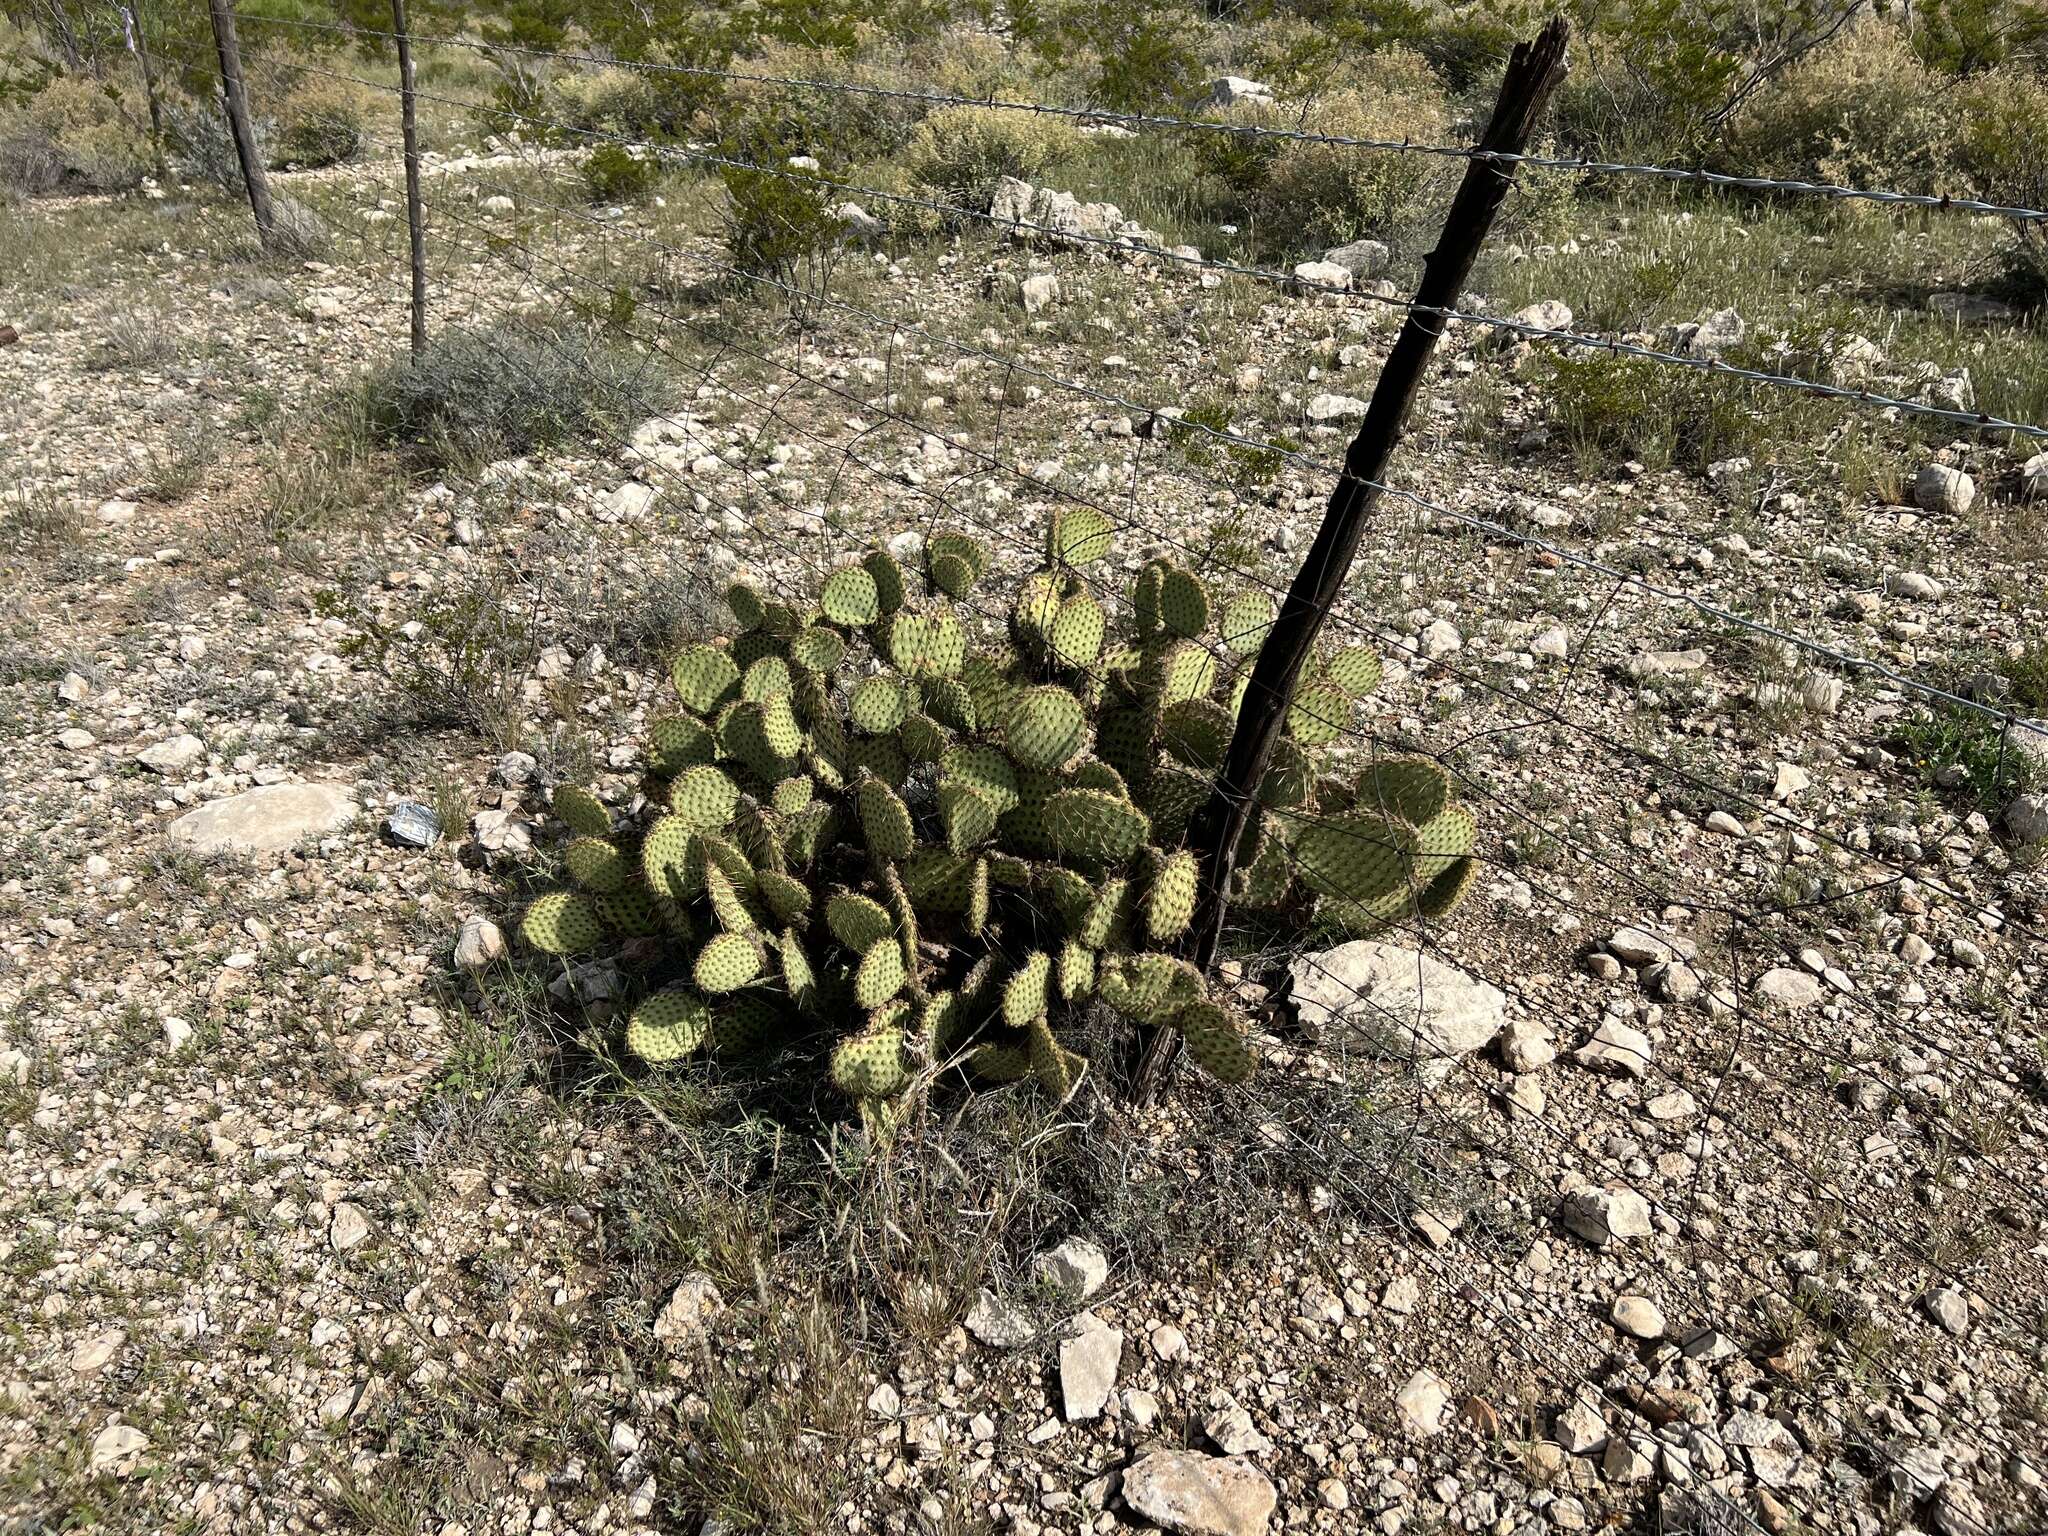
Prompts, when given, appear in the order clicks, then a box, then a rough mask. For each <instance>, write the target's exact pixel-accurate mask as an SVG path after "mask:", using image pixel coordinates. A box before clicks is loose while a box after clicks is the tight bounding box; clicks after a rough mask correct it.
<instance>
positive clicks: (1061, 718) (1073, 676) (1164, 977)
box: [520, 507, 1476, 1128]
mask: <svg viewBox="0 0 2048 1536" xmlns="http://www.w3.org/2000/svg"><path fill="white" fill-rule="evenodd" d="M1112 530H1113V525H1112V524H1111V523H1110V521H1109V520H1108V519H1107V518H1106V517H1104V516H1102V515H1101V514H1099V513H1096V512H1094V511H1092V510H1091V509H1087V508H1078V507H1067V508H1062V509H1059V510H1058V511H1056V512H1055V513H1054V515H1053V517H1052V518H1051V520H1050V522H1049V525H1048V528H1047V533H1046V553H1045V561H1044V564H1043V565H1042V566H1041V567H1040V568H1039V569H1038V570H1037V571H1036V572H1035V573H1033V574H1031V575H1029V576H1027V577H1025V578H1024V579H1023V580H1022V581H1021V583H1020V584H1019V586H1018V589H1017V592H1016V596H1015V602H1014V606H1012V608H1011V611H1010V621H1009V633H1008V637H1007V639H1006V640H1004V641H1001V642H998V643H995V644H990V645H979V644H976V643H974V642H973V641H972V640H971V639H970V630H969V624H968V621H969V620H971V619H972V618H973V610H972V609H971V608H969V607H967V606H966V605H967V604H968V603H969V601H970V599H971V598H972V596H973V594H974V591H975V589H976V588H977V586H978V585H979V584H980V583H981V582H982V581H983V580H984V578H985V577H986V576H987V573H988V569H989V564H990V553H989V550H988V548H987V546H986V545H985V544H984V543H982V541H980V540H979V539H976V538H973V537H970V536H967V535H964V534H960V533H957V532H944V533H939V534H935V535H934V536H933V537H932V538H931V539H930V540H929V542H928V543H927V544H926V545H925V547H924V550H923V555H922V560H921V565H922V570H921V571H918V572H916V573H914V574H913V573H911V572H906V571H905V570H904V568H903V567H902V566H901V565H899V564H898V563H897V561H896V560H895V559H894V558H893V557H891V556H890V555H888V554H887V553H885V552H883V551H880V550H877V551H875V552H873V553H872V554H870V555H869V556H868V557H867V558H866V559H865V560H863V561H861V562H859V563H857V564H848V565H844V566H841V567H840V568H839V569H837V570H835V571H833V572H832V573H831V574H830V575H829V576H827V577H826V578H825V580H824V582H823V584H822V586H821V587H820V589H819V590H818V592H817V594H816V599H815V604H812V603H805V604H803V605H801V606H796V607H792V606H789V605H787V604H784V603H782V602H779V601H776V600H775V599H773V598H772V597H770V596H768V595H766V594H764V593H762V592H760V591H759V590H757V589H756V588H754V587H752V586H748V585H737V586H735V587H733V588H732V589H731V590H730V592H729V593H728V602H729V604H730V606H731V609H732V612H733V616H734V618H735V619H736V620H737V621H738V625H739V633H738V634H737V635H736V636H735V637H733V638H732V639H731V640H730V641H729V642H726V643H723V644H705V643H699V644H695V645H691V646H689V647H687V648H685V649H684V650H683V651H682V653H681V654H680V655H678V656H677V657H676V659H675V662H674V666H673V668H672V676H673V681H674V684H675V689H676V695H677V700H676V703H677V707H676V708H674V709H673V710H671V711H670V712H669V713H667V714H665V715H663V716H661V717H660V718H658V719H656V720H655V721H654V722H653V724H652V725H651V726H650V729H649V738H648V745H647V767H648V770H649V772H650V774H651V775H652V777H653V781H654V782H653V784H652V785H651V786H650V791H649V793H648V794H647V795H646V796H645V797H644V802H641V803H645V804H646V805H647V806H648V811H649V814H647V815H645V816H634V817H632V818H629V819H628V820H627V821H625V822H624V823H623V824H617V825H615V823H614V818H613V814H612V812H611V810H610V808H609V807H608V806H607V805H606V804H605V802H604V801H603V800H602V799H601V798H599V796H597V795H596V794H594V793H592V792H591V791H590V790H588V789H585V788H579V787H573V786H564V787H563V788H561V789H558V790H557V791H556V792H555V798H554V810H555V813H556V815H557V816H558V817H560V819H561V820H562V821H563V822H564V823H565V825H566V826H567V827H568V829H569V830H570V831H571V832H572V833H574V834H575V836H574V837H573V838H572V840H571V841H569V842H568V843H567V844H566V846H565V847H564V848H563V849H562V866H563V868H564V870H565V871H566V873H567V875H568V880H569V887H568V888H567V889H562V890H557V891H552V892H550V893H548V894H546V895H544V896H542V897H541V898H540V899H539V900H537V901H536V902H534V903H533V905H532V906H531V907H529V908H528V910H527V912H526V915H525V918H524V920H523V921H522V923H521V925H520V933H521V936H522V937H523V939H524V940H525V942H526V943H527V944H528V945H529V946H531V947H532V948H533V949H536V950H539V951H541V952H542V953H545V954H548V955H552V956H563V957H570V956H582V955H588V954H593V953H598V952H613V953H617V954H618V955H620V957H621V958H622V959H623V960H625V961H626V962H627V963H629V964H637V965H638V966H639V967H641V968H643V969H644V970H645V972H646V974H647V982H648V986H647V989H646V991H645V994H644V996H643V997H642V999H641V1001H640V1002H639V1004H638V1006H637V1007H635V1008H634V1010H633V1011H632V1014H631V1018H630V1022H629V1023H628V1025H627V1028H626V1045H627V1047H628V1049H630V1050H631V1051H632V1052H633V1053H634V1054H635V1055H637V1056H639V1057H641V1058H642V1059H643V1060H645V1061H647V1062H650V1063H655V1064H662V1063H669V1062H674V1061H678V1060H680V1059H682V1058H684V1057H687V1056H690V1055H693V1054H695V1053H697V1052H698V1051H700V1050H706V1049H708V1050H710V1051H711V1052H714V1053H716V1054H719V1055H723V1056H747V1055H761V1054H766V1053H769V1052H780V1051H783V1050H785V1049H789V1048H792V1047H795V1048H799V1049H800V1048H801V1047H803V1046H804V1045H805V1044H807V1043H814V1044H815V1046H816V1050H815V1051H814V1053H813V1059H814V1060H815V1059H816V1058H817V1057H819V1056H822V1057H823V1058H824V1062H825V1070H826V1073H827V1074H828V1075H829V1079H830V1081H831V1082H832V1084H833V1085H834V1086H835V1087H836V1088H838V1089H839V1090H840V1091H841V1092H842V1093H843V1094H844V1095H845V1096H846V1097H847V1098H848V1099H850V1100H852V1101H854V1102H855V1103H856V1104H858V1106H859V1107H860V1109H861V1111H862V1113H863V1115H864V1117H865V1118H867V1119H868V1121H869V1123H870V1124H873V1125H878V1126H880V1127H883V1128H887V1127H889V1126H891V1125H893V1124H894V1123H895V1121H896V1119H897V1117H898V1115H899V1114H900V1112H901V1110H902V1107H903V1106H904V1105H905V1104H906V1103H908V1102H914V1092H915V1090H917V1089H919V1088H920V1087H922V1086H925V1085H927V1084H928V1083H929V1082H930V1080H931V1078H932V1077H933V1076H935V1075H937V1074H938V1073H941V1072H951V1071H953V1070H955V1069H958V1070H960V1071H962V1072H964V1073H965V1074H966V1076H967V1077H968V1078H969V1079H972V1080H977V1081H980V1082H984V1083H1003V1082H1011V1081H1015V1080H1018V1079H1022V1078H1025V1077H1031V1078H1034V1079H1036V1081H1037V1082H1038V1084H1039V1085H1040V1087H1041V1088H1042V1089H1044V1091H1045V1092H1046V1093H1048V1094H1049V1095H1050V1096H1052V1097H1053V1098H1054V1099H1056V1100H1064V1099H1066V1098H1067V1097H1069V1096H1070V1095H1071V1094H1072V1093H1073V1092H1074V1091H1075V1089H1076V1087H1077V1086H1078V1085H1079V1083H1080V1081H1081V1078H1082V1076H1083V1074H1084V1073H1085V1072H1086V1071H1087V1070H1088V1061H1087V1059H1086V1058H1085V1057H1083V1056H1082V1055H1080V1054H1079V1053H1078V1052H1077V1051H1075V1050H1074V1049H1072V1047H1071V1045H1070V1044H1069V1041H1070V1040H1072V1039H1073V1038H1074V1032H1075V1031H1077V1030H1078V1029H1079V1028H1080V1026H1081V1025H1082V1023H1083V1021H1084V1016H1085V1015H1086V1013H1087V1012H1088V1011H1089V1010H1090V1009H1091V1008H1092V1007H1093V1005H1094V1004H1095V1003H1097V1002H1100V1003H1103V1004H1106V1005H1107V1006H1108V1008H1109V1009H1110V1010H1111V1011H1112V1012H1114V1013H1115V1014H1117V1015H1120V1016H1121V1017H1122V1018H1124V1019H1126V1020H1128V1021H1130V1022H1131V1023H1134V1024H1137V1025H1140V1026H1148V1027H1156V1028H1166V1029H1173V1030H1177V1031H1178V1032H1179V1033H1180V1035H1181V1036H1182V1037H1183V1039H1184V1040H1185V1042H1186V1044H1187V1046H1188V1048H1189V1051H1190V1054H1191V1055H1192V1056H1193V1057H1194V1059H1195V1061H1196V1062H1197V1063H1198V1064H1199V1065H1200V1066H1202V1067H1203V1068H1204V1069H1206V1070H1207V1071H1208V1072H1209V1073H1210V1074H1211V1075H1213V1076H1215V1077H1217V1078H1220V1079H1222V1080H1224V1081H1226V1082H1242V1081H1244V1080H1245V1079H1246V1078H1248V1077H1250V1076H1251V1074H1252V1071H1253V1069H1254V1066H1255V1064H1256V1057H1255V1054H1254V1052H1253V1051H1252V1049H1251V1046H1250V1044H1249V1042H1248V1040H1247V1027H1246V1023H1245V1021H1244V1019H1243V1018H1242V1017H1240V1016H1239V1015H1238V1014H1237V1013H1236V1012H1235V1010H1234V1009H1233V1008H1232V1007H1231V1006H1230V1005H1229V1004H1228V1003H1227V1002H1226V1001H1225V1000H1224V999H1222V998H1220V997H1216V996H1212V995H1211V994H1210V992H1209V989H1208V987H1207V985H1206V983H1205V982H1204V981H1203V979H1202V977H1201V976H1200V975H1199V973H1197V972H1196V971H1195V970H1194V969H1193V968H1192V967H1191V966H1189V965H1188V964H1187V963H1186V962H1185V961H1182V960H1180V959H1177V958H1175V957H1174V955H1173V954H1172V953H1171V952H1170V951H1171V949H1172V946H1173V945H1174V944H1175V942H1176V941H1177V940H1178V939H1179V938H1180V936H1181V935H1182V934H1183V933H1185V932H1186V930H1187V928H1188V926H1189V924H1190V922H1191V921H1192V919H1193V917H1194V912H1195V905H1196V896H1197V876H1198V868H1197V862H1196V857H1195V854H1194V853H1193V851H1192V850H1191V849H1189V848H1188V847H1187V846H1186V837H1187V830H1188V824H1189V821H1190V818H1191V817H1192V815H1193V814H1194V812H1195V811H1196V810H1198V809H1199V808H1200V807H1201V806H1202V805H1203V804H1204V803H1206V801H1207V799H1208V796H1209V787H1210V776H1211V774H1212V773H1213V772H1214V769H1215V766H1216V764H1217V763H1218V762H1219V761H1220V760H1221V757H1222V754H1223V752H1224V750H1225V748H1226V747H1227V745H1228V742H1229V738H1230V733H1231V729H1232V709H1231V704H1232V702H1233V701H1234V700H1235V699H1236V698H1237V696H1238V692H1239V690H1240V688H1241V686H1242V683H1243V680H1244V676H1245V673H1246V670H1247V668H1248V666H1249V664H1250V662H1251V660H1252V658H1253V657H1254V656H1255V655H1256V653H1257V650H1258V648H1259V644H1260V642H1261V641H1262V640H1263V638H1264V636H1265V634H1266V632H1267V630H1268V629H1269V628H1270V627H1271V625H1272V623H1273V619H1274V614H1275V608H1274V604H1273V602H1272V599H1271V598H1270V597H1269V596H1267V595H1265V594H1264V593H1252V594H1245V595H1243V596H1239V597H1237V598H1234V599H1231V600H1230V601H1227V602H1221V601H1215V600H1212V598H1211V596H1210V594H1209V592H1208V590H1207V589H1206V588H1205V587H1204V585H1203V583H1202V582H1201V581H1200V579H1199V578H1197V577H1196V576H1195V575H1194V574H1193V573H1192V572H1191V571H1189V570H1187V569H1186V568H1185V567H1182V566H1179V565H1177V564H1174V563H1172V562H1170V561H1167V560H1164V559H1155V560H1152V561H1149V562H1148V563H1146V564H1145V565H1144V566H1143V567H1142V568H1141V569H1140V571H1139V573H1138V575H1137V578H1136V581H1135V584H1134V586H1133V588H1132V590H1131V592H1130V594H1129V601H1128V604H1127V605H1126V609H1125V612H1124V614H1123V616H1122V617H1121V619H1114V618H1113V617H1112V614H1111V611H1110V610H1109V609H1108V608H1107V607H1105V605H1104V603H1103V601H1102V600H1101V599H1100V598H1098V596H1097V594H1096V590H1095V588H1094V586H1093V584H1092V582H1091V581H1090V579H1089V573H1090V572H1091V570H1093V569H1095V568H1096V567H1097V566H1098V565H1099V564H1100V563H1101V562H1104V561H1106V560H1107V559H1108V557H1109V556H1110V554H1111V545H1112ZM963 614H964V617H963ZM1379 677H1380V663H1379V660H1378V658H1377V657H1376V656H1375V655H1374V654H1373V653H1372V652H1371V651H1370V650H1369V649H1367V648H1365V647H1351V648H1349V649H1346V650H1343V651H1339V652H1337V653H1335V654H1334V655H1330V656H1326V657H1324V658H1323V659H1322V660H1321V661H1320V662H1318V663H1317V665H1316V666H1315V668H1314V670H1313V671H1312V672H1311V673H1310V674H1309V675H1308V676H1307V678H1306V679H1305V681H1304V683H1303V685H1302V687H1301V689H1300V690H1299V692H1298V693H1297V694H1296V696H1295V700H1294V704H1293V708H1292V711H1291V713H1290V716H1289V723H1288V732H1289V734H1288V736H1287V737H1286V738H1285V740H1284V741H1283V742H1282V744H1281V747H1280V748H1279V750H1278V753H1277V755H1276V757H1275V759H1274V764H1273V767H1272V769H1271V770H1270V772H1269V775H1268V778H1267V780H1266V782H1265V784H1264V785H1263V787H1262V789H1261V793H1260V803H1261V806H1262V809H1261V811H1260V812H1259V814H1258V815H1257V816H1256V817H1255V818H1254V824H1253V829H1252V831H1251V832H1250V834H1249V838H1248V843H1247V848H1246V859H1245V863H1244V865H1243V887H1242V889H1241V890H1240V891H1239V892H1238V893H1237V898H1236V900H1237V906H1238V907H1239V908H1240V909H1243V910H1245V911H1248V912H1263V913H1266V914H1268V915H1269V917H1271V918H1272V920H1274V921H1275V922H1278V923H1282V924H1286V925H1290V926H1292V927H1294V928H1296V929H1301V928H1309V927H1328V926H1335V927H1340V928H1343V929H1345V930H1348V931H1357V932H1370V931H1374V930H1376V929H1378V928H1380V927H1383V926H1384V925H1386V924H1387V923H1389V922H1393V921H1395V920H1397V919H1400V918H1403V917H1406V916H1411V915H1413V914H1415V913H1416V912H1418V911H1419V912H1421V913H1423V914H1425V915H1434V914H1437V913H1441V912H1444V911H1447V910H1449V908H1450V907H1451V906H1453V905H1454V904H1455V903H1456V902H1457V901H1458V900H1459V899H1460V898H1461V897H1462V895H1463V894H1464V892H1465V890H1466V888H1467V887H1468V886H1469V884H1470V882H1471V879H1472V876H1473V874H1474V871H1475V869H1476V864H1475V862H1474V860H1473V858H1472V848H1473V840H1474V836H1475V833H1476V825H1475V823H1474V821H1473V818H1472V815H1471V813H1470V812H1469V811H1467V810H1465V809H1464V808H1463V807H1461V806H1458V805H1457V804H1455V803H1454V801H1453V797H1452V795H1451V787H1450V781H1449V777H1448V775H1447V774H1446V772H1445V771H1444V769H1443V768H1441V767H1440V766H1439V765H1437V764H1436V763H1435V762H1434V761H1433V760H1429V759H1424V758H1384V759H1376V760H1375V761H1373V762H1372V763H1370V764H1368V765H1367V766H1366V767H1365V768H1364V769H1363V771H1361V772H1356V773H1354V774H1352V775H1350V776H1346V777H1339V776H1336V775H1335V773H1334V772H1333V765H1332V764H1330V763H1329V762H1328V761H1327V760H1326V756H1327V755H1326V753H1325V752H1324V750H1323V749H1324V748H1325V747H1326V746H1328V744H1329V743H1330V742H1332V741H1333V740H1334V739H1335V738H1337V737H1338V736H1339V734H1340V733H1341V732H1342V731H1343V730H1344V729H1345V727H1346V726H1347V725H1348V723H1349V722H1350V721H1351V720H1352V719H1353V718H1354V716H1355V715H1356V713H1357V711H1358V708H1359V700H1360V698H1361V697H1362V696H1363V695H1364V694H1366V693H1368V692H1370V691H1371V689H1372V688H1374V687H1375V686H1376V685H1377V683H1378V681H1379ZM842 1021H852V1022H851V1027H847V1025H846V1024H845V1023H843V1022H842ZM1062 1035H1065V1036H1066V1038H1064V1039H1063V1038H1062ZM927 1069H929V1071H928V1070H927Z"/></svg>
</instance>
